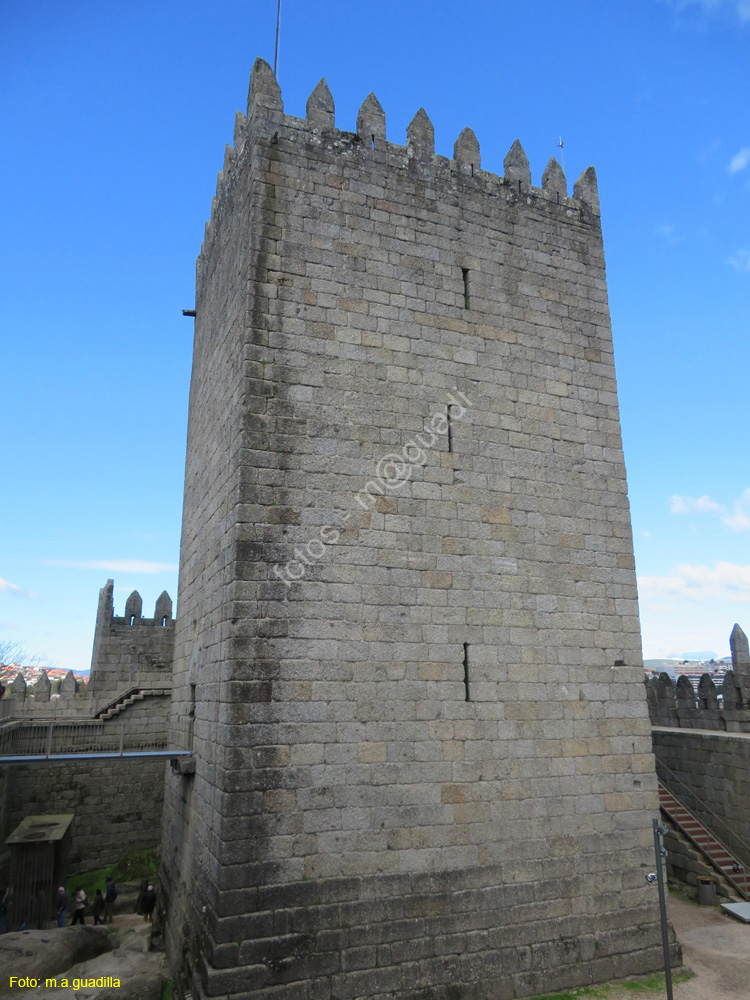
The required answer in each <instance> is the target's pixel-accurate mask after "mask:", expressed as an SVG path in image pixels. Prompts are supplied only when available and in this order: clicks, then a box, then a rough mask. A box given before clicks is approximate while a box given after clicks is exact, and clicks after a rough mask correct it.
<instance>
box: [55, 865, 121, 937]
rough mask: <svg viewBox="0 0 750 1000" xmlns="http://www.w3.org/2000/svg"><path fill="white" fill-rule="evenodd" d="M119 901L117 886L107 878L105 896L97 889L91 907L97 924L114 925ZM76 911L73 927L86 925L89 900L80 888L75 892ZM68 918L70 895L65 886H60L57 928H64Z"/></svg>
mask: <svg viewBox="0 0 750 1000" xmlns="http://www.w3.org/2000/svg"><path fill="white" fill-rule="evenodd" d="M116 899H117V886H116V885H115V883H114V882H113V881H112V879H111V878H109V877H107V878H106V879H105V884H104V895H102V890H101V889H97V890H96V895H95V896H94V902H93V904H92V906H91V914H92V916H93V918H94V923H95V924H106V923H108V922H109V923H110V924H111V923H114V917H115V900H116ZM73 902H74V909H73V919H72V921H71V927H72V926H73V924H85V923H86V920H85V919H84V917H85V913H86V906H87V905H88V899H87V897H86V893H85V892H84V890H83V889H82V888H81V887H80V886H79V887H78V888H77V889H76V891H75V898H74V901H73ZM67 916H68V894H67V893H66V891H65V887H64V886H62V885H61V886H60V887H59V889H58V890H57V926H58V927H64V926H65V921H66V919H67Z"/></svg>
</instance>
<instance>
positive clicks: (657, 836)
mask: <svg viewBox="0 0 750 1000" xmlns="http://www.w3.org/2000/svg"><path fill="white" fill-rule="evenodd" d="M666 832H667V828H666V827H665V826H662V825H661V824H660V823H659V820H658V819H655V820H654V854H655V855H656V882H657V885H658V886H659V912H660V914H661V943H662V947H663V949H664V979H665V982H666V985H667V1000H674V998H673V996H672V965H671V963H670V960H669V930H668V928H667V901H666V898H665V896H664V873H663V870H662V861H663V859H664V855H665V854H666V850H665V849H664V848H663V847H662V844H661V835H662V834H664V833H666Z"/></svg>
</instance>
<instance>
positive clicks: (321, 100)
mask: <svg viewBox="0 0 750 1000" xmlns="http://www.w3.org/2000/svg"><path fill="white" fill-rule="evenodd" d="M306 115H307V124H308V125H310V126H312V127H313V128H319V129H320V128H322V129H333V128H335V126H336V108H335V105H334V102H333V97H332V96H331V91H330V90H329V89H328V84H327V83H326V81H325V77H321V78H320V80H319V81H318V83H317V85H316V86H315V89H314V90H313V91H312V93H311V94H310V96H309V97H308V99H307V107H306Z"/></svg>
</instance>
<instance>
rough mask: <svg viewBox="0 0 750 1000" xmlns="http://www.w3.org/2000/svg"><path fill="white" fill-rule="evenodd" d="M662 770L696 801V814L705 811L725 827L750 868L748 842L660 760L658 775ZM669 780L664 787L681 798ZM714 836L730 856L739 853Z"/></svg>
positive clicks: (658, 761)
mask: <svg viewBox="0 0 750 1000" xmlns="http://www.w3.org/2000/svg"><path fill="white" fill-rule="evenodd" d="M660 770H661V771H664V772H666V774H667V775H669V778H671V779H672V780H673V781H675V782H677V784H678V785H679V786H680V787H681V788H684V789H685V791H686V792H687V794H688V796H690V797H692V799H694V800H695V801H696V802H697V803H698V805H699V807H700V808H699V809H697V810H694V811H695V812H696V813H700V812H701V811H703V812H705V813H707V814H708V815H709V816H710V817H711V819H712V820H715V821H716V822H717V823H720V824H721V826H723V827H724V829H725V830H726V831H727V833H728V834H729V838H730V841H729V842H730V843H731V841H736V842H737V843H738V844H739V845H740V847H741V848H742V851H743V853H745V857H744V858H742V860H744V861H745V866H746V867H750V844H748V843H747V841H745V840H743V838H742V837H741V836H740V835H739V834H738V833H735V831H734V830H733V829H732V828H731V826H729V824H728V823H727V821H726V820H724V819H722V818H721V816H718V815H717V814H716V813H715V812H714V811H713V809H711V807H710V806H708V805H706V803H705V802H704V801H703V799H701V798H700V796H698V795H696V794H695V792H694V791H693V789H692V788H690V786H689V785H687V784H685V782H684V781H683V780H682V778H680V777H679V776H678V775H676V774H675V773H674V771H672V770H671V769H670V768H669V767H667V765H666V764H664V763H662V761H660V760H658V759H657V761H656V773H657V775H659V771H660ZM659 776H660V775H659ZM669 778H667V779H662V780H664V785H665V786H666V788H667V790H668V791H671V792H672V794H673V795H675V796H677V798H680V795H678V793H677V792H675V791H673V790H672V789H671V788H670V787H669ZM697 818H700V817H697ZM709 832H710V833H712V831H709ZM712 836H714V840H716V842H717V843H718V844H720V846H721V847H723V848H724V849H725V850H727V849H728V850H729V853H730V854H736V853H737V851H736V848H735V847H728V845H727V844H724V843H722V841H721V840H720V839H719V838H718V837H717V836H715V835H714V834H713V833H712Z"/></svg>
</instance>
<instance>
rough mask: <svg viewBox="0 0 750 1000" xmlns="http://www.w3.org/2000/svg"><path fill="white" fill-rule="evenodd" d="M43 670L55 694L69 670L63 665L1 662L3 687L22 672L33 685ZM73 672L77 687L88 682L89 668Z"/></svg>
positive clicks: (0, 669) (0, 677) (0, 679)
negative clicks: (63, 667)
mask: <svg viewBox="0 0 750 1000" xmlns="http://www.w3.org/2000/svg"><path fill="white" fill-rule="evenodd" d="M42 671H44V672H45V673H46V674H47V677H49V679H50V683H51V685H52V695H53V696H54V695H55V694H56V693H58V691H59V689H60V684H61V683H62V680H63V677H65V675H66V674H67V672H68V671H67V670H63V669H62V668H61V667H45V666H44V664H41V665H38V664H34V665H33V666H25V665H24V664H22V663H0V683H2V685H3V687H6V688H7V687H9V686H10V684H11V683H12V682H13V681H14V680H15V678H16V675H17V674H21V676H22V677H23V679H24V680H25V681H26V684H27V685H33V684H36V682H37V681H38V680H39V677H40V676H41V674H42ZM72 674H73V676H74V677H75V679H76V685H77V687H78V686H80V685H81V684H87V683H88V679H89V671H88V669H87V670H73V671H72Z"/></svg>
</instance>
